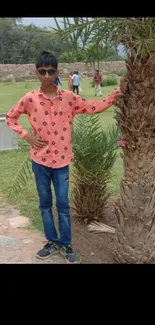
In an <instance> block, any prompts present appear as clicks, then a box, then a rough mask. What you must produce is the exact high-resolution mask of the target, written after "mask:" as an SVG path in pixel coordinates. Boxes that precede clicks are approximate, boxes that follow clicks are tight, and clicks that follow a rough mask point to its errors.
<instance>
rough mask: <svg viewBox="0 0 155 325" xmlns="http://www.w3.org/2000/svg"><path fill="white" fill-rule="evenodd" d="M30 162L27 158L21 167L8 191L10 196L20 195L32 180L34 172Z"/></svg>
mask: <svg viewBox="0 0 155 325" xmlns="http://www.w3.org/2000/svg"><path fill="white" fill-rule="evenodd" d="M29 161H30V159H29V157H27V158H26V159H25V160H24V162H23V163H22V165H21V166H20V168H19V171H18V172H17V174H16V175H15V178H14V180H13V182H12V184H11V186H10V187H9V188H8V189H7V191H9V194H8V196H11V195H18V194H19V192H20V191H21V190H22V188H23V187H25V186H26V185H27V183H28V182H29V180H30V179H32V171H31V168H30V165H29Z"/></svg>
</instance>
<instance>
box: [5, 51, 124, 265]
mask: <svg viewBox="0 0 155 325" xmlns="http://www.w3.org/2000/svg"><path fill="white" fill-rule="evenodd" d="M57 68H58V63H57V59H56V57H55V56H54V55H52V54H50V53H49V52H46V51H44V52H42V53H41V54H40V55H39V57H38V58H37V60H36V74H37V77H38V79H39V81H40V83H41V86H40V88H39V89H37V90H34V91H30V92H28V93H27V94H26V95H25V96H23V98H21V99H20V100H19V101H18V102H17V103H16V104H15V105H14V106H13V107H12V109H11V110H10V111H9V112H8V114H7V117H6V123H7V125H8V126H9V127H10V128H12V129H13V130H14V131H15V132H16V133H17V134H18V135H19V136H20V137H21V138H22V139H24V140H25V141H27V142H28V143H29V144H31V146H32V148H31V150H30V157H31V159H32V170H33V173H34V176H35V181H36V187H37V191H38V196H39V207H40V210H41V215H42V221H43V226H44V233H45V237H46V239H47V241H48V242H47V244H46V245H45V246H44V247H43V248H42V249H41V250H40V251H39V252H37V257H38V258H40V259H45V258H47V257H49V256H50V255H52V254H55V253H57V252H60V253H62V254H63V256H64V257H65V259H66V261H67V262H68V263H77V262H78V259H77V256H76V254H75V253H74V252H73V249H72V243H71V220H70V212H69V200H68V187H69V164H70V163H71V162H72V161H73V154H72V145H71V132H72V123H73V118H74V116H75V115H76V114H83V113H88V114H94V113H99V112H103V111H104V110H105V109H107V108H108V107H110V106H112V105H113V104H114V103H115V102H116V101H117V94H119V93H120V94H121V91H120V89H118V90H115V91H113V92H112V93H111V94H110V95H109V96H108V97H107V98H105V100H100V101H93V100H87V99H84V98H81V97H80V96H77V95H75V94H74V93H72V92H71V91H69V90H61V89H58V88H57V86H56V85H55V84H54V83H55V79H56V77H57V76H58V71H57ZM21 114H27V115H28V120H29V123H30V125H31V126H32V128H33V131H34V134H30V133H28V132H27V131H26V130H25V129H24V128H23V127H22V126H21V125H20V124H19V122H18V120H19V117H20V115H21ZM51 182H53V185H54V189H55V194H56V206H57V211H58V217H59V231H60V238H59V237H58V234H57V232H56V228H55V225H54V218H53V213H52V193H51Z"/></svg>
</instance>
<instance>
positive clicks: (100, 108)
mask: <svg viewBox="0 0 155 325" xmlns="http://www.w3.org/2000/svg"><path fill="white" fill-rule="evenodd" d="M71 95H72V96H73V99H72V102H73V115H76V114H84V113H85V114H95V113H100V112H104V111H105V110H106V109H107V108H109V107H110V106H112V105H114V104H115V103H116V102H117V101H118V97H117V96H118V95H122V91H121V89H120V88H117V89H115V90H114V91H113V92H112V93H111V94H109V95H108V96H107V97H106V98H105V99H104V100H88V99H85V98H81V97H80V96H78V95H75V94H73V93H72V94H71Z"/></svg>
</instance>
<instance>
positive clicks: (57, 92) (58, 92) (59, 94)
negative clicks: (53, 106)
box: [38, 85, 62, 96]
mask: <svg viewBox="0 0 155 325" xmlns="http://www.w3.org/2000/svg"><path fill="white" fill-rule="evenodd" d="M54 87H55V88H56V96H61V95H62V91H61V89H60V88H58V87H57V86H56V85H54ZM38 95H42V96H43V95H44V93H43V91H42V89H41V86H40V87H39V89H38Z"/></svg>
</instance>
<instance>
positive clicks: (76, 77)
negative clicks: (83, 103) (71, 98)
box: [72, 71, 80, 95]
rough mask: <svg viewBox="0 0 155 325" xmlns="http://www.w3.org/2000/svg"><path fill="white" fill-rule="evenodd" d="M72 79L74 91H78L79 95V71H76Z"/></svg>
mask: <svg viewBox="0 0 155 325" xmlns="http://www.w3.org/2000/svg"><path fill="white" fill-rule="evenodd" d="M72 80H73V93H75V91H76V93H77V95H79V86H80V76H79V73H78V71H74V74H73V76H72Z"/></svg>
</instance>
